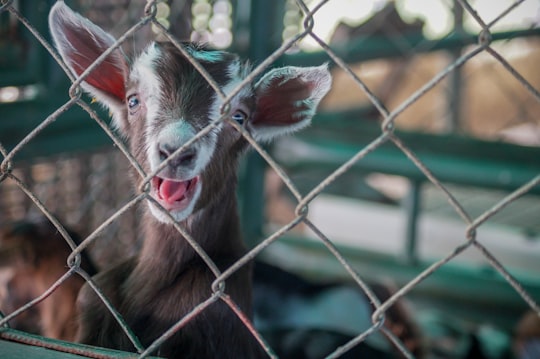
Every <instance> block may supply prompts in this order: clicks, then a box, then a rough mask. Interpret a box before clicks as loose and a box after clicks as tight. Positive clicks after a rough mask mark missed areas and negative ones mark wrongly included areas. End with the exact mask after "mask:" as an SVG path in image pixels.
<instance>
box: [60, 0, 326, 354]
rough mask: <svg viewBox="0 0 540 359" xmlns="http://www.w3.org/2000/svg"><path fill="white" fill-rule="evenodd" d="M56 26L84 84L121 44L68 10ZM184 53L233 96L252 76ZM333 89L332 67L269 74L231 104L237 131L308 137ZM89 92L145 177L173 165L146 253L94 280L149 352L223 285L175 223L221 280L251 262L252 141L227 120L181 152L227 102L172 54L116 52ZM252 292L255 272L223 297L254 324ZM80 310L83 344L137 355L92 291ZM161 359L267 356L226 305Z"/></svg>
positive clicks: (220, 59) (209, 311)
mask: <svg viewBox="0 0 540 359" xmlns="http://www.w3.org/2000/svg"><path fill="white" fill-rule="evenodd" d="M49 21H50V27H51V32H52V35H53V39H54V43H55V45H56V47H57V49H58V51H59V53H60V55H61V56H62V58H63V60H64V61H65V63H66V64H67V65H68V67H69V68H70V70H71V71H72V72H73V73H74V74H75V75H76V76H78V75H81V74H82V73H83V71H85V70H86V69H87V68H88V67H89V66H90V65H91V64H92V63H93V62H94V60H96V59H97V58H98V56H100V55H101V54H102V53H103V52H104V51H105V50H107V49H108V48H109V47H110V46H111V45H112V44H113V42H114V41H115V40H114V38H113V37H112V36H111V35H109V34H108V33H106V32H105V31H103V30H102V29H100V28H99V27H97V26H96V25H94V24H93V23H91V22H90V21H89V20H87V19H85V18H83V17H81V16H80V15H78V14H76V13H74V12H72V11H71V10H70V9H69V8H68V7H67V6H66V5H64V3H63V2H58V3H56V5H55V6H54V7H53V9H52V10H51V13H50V16H49ZM184 48H185V49H186V50H187V51H188V52H189V53H190V54H191V56H192V57H193V58H195V59H196V60H197V61H198V62H199V63H200V64H201V65H202V66H203V67H204V69H205V70H206V71H207V72H208V73H209V74H210V76H212V78H213V79H214V80H215V81H216V82H217V83H218V84H219V86H220V88H221V89H222V91H223V92H224V93H225V94H227V93H230V92H231V91H232V90H233V89H234V88H235V87H236V85H237V84H238V83H239V82H240V81H241V80H242V79H243V78H244V77H245V76H246V75H247V74H248V73H249V72H250V68H249V66H248V65H247V64H246V63H244V62H241V61H240V60H239V59H238V57H237V56H235V55H233V54H230V53H227V52H221V51H207V50H204V49H202V48H201V47H199V46H196V45H194V44H184ZM330 83H331V77H330V74H329V72H328V70H327V68H326V66H320V67H309V68H298V67H284V68H279V69H274V70H271V71H269V72H268V73H267V74H266V75H265V76H263V77H262V78H261V79H260V80H259V81H258V82H257V83H256V84H255V85H249V86H247V87H245V88H243V89H242V90H241V91H240V92H239V93H238V94H237V95H236V96H235V97H234V98H233V100H232V102H231V103H230V105H231V108H230V120H231V121H236V122H237V123H239V124H241V125H242V126H243V127H244V128H245V129H246V130H247V131H248V132H249V133H250V134H251V135H252V136H253V138H254V139H255V140H257V141H269V140H271V139H273V138H275V137H276V136H279V135H282V134H285V133H290V132H293V131H296V130H299V129H301V128H303V127H305V126H307V125H308V124H309V122H310V121H311V118H312V116H313V114H314V112H315V109H316V107H317V105H318V103H319V101H320V99H321V98H322V97H323V96H324V95H325V94H326V93H327V91H328V90H329V88H330ZM82 87H83V89H84V90H85V91H87V92H88V93H90V94H91V95H92V96H93V97H95V98H96V99H97V100H98V101H99V102H101V103H102V104H104V105H105V106H106V107H107V108H108V109H109V110H110V112H111V113H112V115H113V123H114V125H115V126H116V127H117V129H118V130H119V132H120V133H121V134H123V135H124V137H125V138H126V139H127V140H128V142H129V148H130V151H131V153H132V154H133V155H134V156H135V158H136V159H137V161H138V162H139V163H140V165H141V167H142V169H143V170H144V171H145V172H146V173H148V174H150V173H153V171H155V170H156V169H157V167H158V166H159V165H160V164H161V163H162V162H163V161H165V160H167V159H168V160H169V161H168V163H167V165H166V166H165V167H164V168H163V169H161V170H160V171H159V172H158V173H157V174H156V175H155V176H154V177H153V178H152V180H151V182H150V192H149V193H150V196H151V197H152V198H153V199H154V200H155V201H156V202H157V203H158V204H159V206H157V205H156V204H155V203H152V202H151V201H148V202H149V211H146V213H145V217H144V225H145V229H144V230H145V232H144V237H145V239H144V243H143V246H142V249H141V251H140V253H139V254H138V255H137V256H136V258H133V259H131V260H129V261H127V262H125V263H123V264H121V265H119V266H116V267H114V268H112V269H109V270H107V271H106V272H103V273H100V274H99V275H98V276H97V277H96V278H95V281H96V283H97V284H98V285H99V286H100V287H101V288H102V289H103V291H104V292H105V294H106V296H107V297H108V298H109V299H110V300H111V301H112V303H113V305H114V306H115V307H116V308H117V309H118V310H119V312H120V313H121V314H122V316H123V318H124V319H125V320H126V322H127V324H128V325H129V326H130V327H131V328H132V329H133V331H134V332H135V334H136V335H137V336H138V338H139V339H140V341H141V342H142V344H143V345H148V344H149V343H151V342H152V341H154V340H155V339H156V338H157V337H158V336H159V335H161V334H162V333H163V332H164V331H166V330H167V329H168V328H170V327H171V326H172V325H173V324H174V323H176V322H177V321H178V320H180V319H181V318H182V317H184V316H185V315H186V313H189V312H190V311H191V310H192V309H193V308H194V307H195V306H197V304H199V303H201V302H203V301H204V300H206V299H208V298H209V297H210V296H211V293H212V290H211V284H212V282H213V281H214V280H215V275H214V274H213V273H212V271H211V270H210V269H209V268H208V266H207V265H206V264H205V263H204V262H203V260H202V259H201V258H200V257H199V255H197V254H196V252H195V251H194V250H193V249H192V247H191V246H190V245H189V244H188V243H187V241H186V240H185V238H183V236H182V235H181V234H180V233H179V232H178V231H177V230H176V229H175V228H174V227H173V226H172V224H171V220H170V217H172V218H174V220H175V221H177V222H178V223H179V224H180V225H181V226H182V227H183V228H185V230H186V231H187V232H188V233H189V234H190V235H191V236H192V238H194V239H195V240H196V241H197V242H198V244H199V245H200V246H201V247H202V248H203V249H204V250H205V251H206V252H207V253H208V255H209V256H210V257H211V258H212V260H213V261H214V262H215V263H216V265H217V266H218V268H219V269H220V270H222V271H223V270H225V269H227V268H228V267H229V266H231V264H233V263H234V262H235V261H236V260H238V259H239V258H240V257H242V255H244V253H245V248H244V245H243V242H242V239H241V231H240V223H239V218H238V214H237V201H236V193H235V190H236V184H237V175H236V169H237V163H238V158H239V156H240V155H241V154H242V153H243V152H244V150H245V149H246V148H247V147H248V142H247V141H246V140H245V138H244V137H243V136H241V135H240V133H239V132H238V131H237V130H236V129H235V128H234V126H233V125H232V124H231V123H229V122H228V121H224V122H222V123H220V124H219V125H218V126H217V127H216V128H215V129H214V130H212V131H210V132H208V133H207V134H205V135H204V136H202V137H201V138H200V139H199V140H197V141H196V142H195V143H193V144H192V145H190V146H189V147H188V148H186V149H185V150H184V151H183V152H182V153H180V154H176V153H175V151H176V150H178V149H179V148H180V147H181V146H182V145H184V144H185V143H186V142H187V141H188V140H190V139H191V138H192V137H193V136H194V135H195V134H197V133H198V132H199V131H201V130H202V129H204V128H205V127H206V126H207V125H208V124H209V123H211V122H212V121H215V120H217V119H219V118H220V116H221V114H220V107H221V105H222V100H221V98H220V97H219V96H218V95H217V94H216V93H215V91H214V90H213V89H212V87H211V86H209V84H208V83H207V81H206V80H205V79H204V78H203V77H202V76H201V74H200V73H199V72H198V71H197V70H196V69H195V68H194V66H193V65H192V64H191V63H190V62H189V61H188V59H187V58H186V57H184V56H183V55H182V53H181V52H180V51H179V50H178V49H177V48H176V47H175V46H173V45H172V44H170V43H157V42H154V43H151V44H150V45H149V46H148V47H147V48H146V49H145V50H144V51H143V52H142V53H141V54H140V55H139V56H138V57H137V58H135V59H133V60H132V61H128V60H127V59H126V57H125V55H124V54H123V53H122V51H121V50H120V49H117V50H115V51H113V52H112V53H111V54H110V55H109V56H108V57H107V58H106V59H105V61H103V62H102V63H100V64H99V65H98V66H97V68H96V69H95V70H94V71H92V72H91V73H90V74H89V75H88V76H87V77H86V78H85V79H84V82H83V83H82ZM171 155H173V156H171ZM169 157H172V158H169ZM158 207H162V208H158ZM164 210H165V211H167V212H168V214H169V215H170V217H169V215H167V212H165V211H164ZM250 281H251V268H249V266H244V267H243V268H242V269H240V270H239V271H237V272H236V273H235V274H234V275H232V276H231V277H230V278H228V279H227V283H226V293H227V294H228V295H230V297H231V298H232V299H233V300H234V301H235V302H236V303H237V305H238V306H239V307H240V308H241V309H242V310H243V311H244V312H245V313H246V314H247V315H248V316H250V315H251V310H252V309H251V306H252V304H251V302H252V298H251V283H250ZM79 305H80V310H81V314H82V318H81V323H80V328H81V329H80V332H79V336H78V339H79V340H80V341H81V342H84V343H89V344H94V345H100V346H105V347H112V348H117V349H123V350H132V349H133V346H132V345H131V344H130V342H129V341H128V340H127V338H126V336H125V335H124V333H123V332H122V331H121V330H120V328H119V326H118V325H117V323H116V322H115V320H114V319H113V317H112V316H111V315H110V313H109V311H108V310H107V309H106V308H105V306H104V305H103V304H102V303H101V301H100V300H99V299H98V298H97V296H96V295H95V294H94V293H93V292H92V290H90V289H89V288H88V287H85V288H84V289H83V291H82V292H81V294H80V296H79ZM158 354H159V355H161V356H165V357H182V358H235V359H237V358H257V357H260V356H261V351H260V349H259V347H258V344H257V343H256V341H255V340H254V338H253V336H252V335H251V334H250V333H249V332H248V331H247V329H246V328H245V326H244V325H243V324H242V322H241V321H240V320H239V319H238V318H237V316H236V315H235V314H234V313H233V312H232V310H231V309H230V308H229V307H228V306H227V305H226V304H225V303H224V302H222V301H217V302H215V303H213V304H211V305H210V306H209V307H208V308H206V309H205V310H204V311H203V312H202V313H201V314H199V315H197V316H196V317H195V318H193V319H192V320H191V321H189V322H188V324H186V325H185V326H184V327H182V329H181V330H180V331H179V332H177V333H176V334H175V335H173V336H172V337H171V338H169V339H168V340H167V341H166V342H165V343H164V344H162V345H161V347H160V349H159V352H158Z"/></svg>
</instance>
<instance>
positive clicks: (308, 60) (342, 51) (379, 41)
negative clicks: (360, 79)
mask: <svg viewBox="0 0 540 359" xmlns="http://www.w3.org/2000/svg"><path fill="white" fill-rule="evenodd" d="M534 36H540V28H535V29H527V30H513V31H505V32H498V33H493V34H491V38H492V40H493V41H500V40H510V39H514V38H517V37H521V38H526V37H534ZM476 43H478V35H477V34H466V33H464V34H461V35H460V34H456V33H450V34H449V35H448V36H446V37H444V38H442V39H435V40H430V39H426V38H425V37H424V36H422V35H421V34H415V35H409V36H405V37H403V42H402V43H401V44H396V43H395V42H394V41H389V40H388V39H385V38H381V37H377V36H373V37H367V38H361V39H356V40H352V41H351V42H349V43H347V45H341V46H335V47H332V49H333V50H334V52H335V53H336V54H337V56H339V57H340V58H341V59H342V60H344V61H345V62H348V63H351V62H361V61H367V60H374V59H380V58H395V57H401V56H404V55H408V54H404V53H403V46H408V47H410V48H411V49H413V50H414V52H415V54H420V53H426V52H433V51H438V50H452V49H459V48H463V47H465V46H468V45H473V44H476ZM328 59H329V57H328V55H327V54H326V52H324V51H317V52H310V53H298V54H291V55H284V56H282V58H281V61H282V62H283V63H284V64H288V65H295V66H316V65H320V64H321V63H323V62H326V61H328Z"/></svg>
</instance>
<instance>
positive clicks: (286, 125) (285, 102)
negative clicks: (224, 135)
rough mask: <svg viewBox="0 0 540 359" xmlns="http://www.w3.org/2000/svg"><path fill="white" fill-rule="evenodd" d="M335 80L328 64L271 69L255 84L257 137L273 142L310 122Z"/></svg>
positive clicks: (254, 118) (255, 135)
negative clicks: (276, 138) (274, 139)
mask: <svg viewBox="0 0 540 359" xmlns="http://www.w3.org/2000/svg"><path fill="white" fill-rule="evenodd" d="M331 83H332V78H331V76H330V72H329V71H328V66H327V65H326V64H325V65H322V66H318V67H292V66H288V67H282V68H278V69H273V70H271V71H269V72H268V73H267V74H266V75H265V76H263V78H262V79H261V80H260V81H259V82H258V83H257V84H256V85H255V93H256V98H257V104H256V110H255V113H254V115H253V116H252V118H251V119H250V121H249V123H250V126H251V127H252V135H253V136H254V138H255V139H256V140H257V141H270V140H272V139H273V138H275V137H278V136H281V135H283V134H286V133H290V132H294V131H297V130H300V129H302V128H304V127H306V126H307V125H309V123H310V122H311V118H312V117H313V115H314V114H315V111H316V109H317V105H318V104H319V102H320V100H321V99H322V98H323V97H324V95H326V93H327V92H328V90H330V85H331Z"/></svg>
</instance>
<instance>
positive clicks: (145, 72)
mask: <svg viewBox="0 0 540 359" xmlns="http://www.w3.org/2000/svg"><path fill="white" fill-rule="evenodd" d="M159 56H160V51H159V49H158V47H157V46H156V45H155V44H154V43H152V44H151V45H149V46H148V47H147V48H146V49H145V51H144V52H143V53H142V54H141V55H140V56H139V57H138V58H137V60H136V61H135V63H134V64H133V71H132V72H131V74H130V81H131V82H133V83H136V84H137V91H138V94H139V97H140V99H141V101H143V102H144V104H145V106H146V120H145V121H146V123H145V134H144V140H145V142H144V143H145V148H146V153H147V156H148V158H152V156H153V154H152V153H151V152H152V148H155V147H156V146H155V145H154V144H155V142H156V140H157V139H155V138H152V133H151V130H150V129H151V128H152V127H154V125H155V122H156V118H157V116H158V114H159V111H160V99H161V94H162V88H161V82H160V80H159V78H158V76H157V75H156V73H155V61H156V59H157V58H158V57H159ZM154 168H155V167H154Z"/></svg>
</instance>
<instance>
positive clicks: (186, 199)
mask: <svg viewBox="0 0 540 359" xmlns="http://www.w3.org/2000/svg"><path fill="white" fill-rule="evenodd" d="M198 184H199V176H196V177H193V178H192V179H189V180H186V181H178V180H173V179H168V178H161V177H158V176H155V177H154V178H152V193H153V197H154V198H155V199H156V200H157V201H158V202H159V204H160V205H162V206H163V208H165V209H166V210H167V211H182V210H184V209H186V208H187V207H188V206H189V204H190V203H191V200H192V199H193V196H194V193H195V190H196V188H197V185H198Z"/></svg>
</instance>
